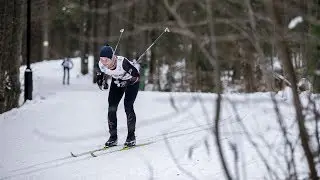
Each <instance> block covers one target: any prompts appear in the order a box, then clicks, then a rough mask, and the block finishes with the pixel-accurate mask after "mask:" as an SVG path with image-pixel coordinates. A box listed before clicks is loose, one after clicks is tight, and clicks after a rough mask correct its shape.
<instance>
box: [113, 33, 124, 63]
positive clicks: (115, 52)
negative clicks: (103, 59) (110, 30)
mask: <svg viewBox="0 0 320 180" xmlns="http://www.w3.org/2000/svg"><path fill="white" fill-rule="evenodd" d="M123 31H124V29H120V37H119V39H118V42H117V45H116V49H115V50H114V51H113V55H112V57H113V56H114V54H115V53H116V51H117V48H118V44H119V42H120V39H121V36H122V33H123Z"/></svg>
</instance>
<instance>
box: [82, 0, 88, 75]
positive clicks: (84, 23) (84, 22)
mask: <svg viewBox="0 0 320 180" xmlns="http://www.w3.org/2000/svg"><path fill="white" fill-rule="evenodd" d="M80 6H81V7H83V8H84V9H85V7H88V1H87V0H80ZM88 14H89V13H86V12H83V18H82V27H81V31H82V35H81V38H80V39H81V42H80V44H81V47H82V48H81V54H82V56H81V74H82V75H86V74H88V71H89V70H88V57H89V38H88V37H89V32H90V30H89V26H90V22H89V18H88Z"/></svg>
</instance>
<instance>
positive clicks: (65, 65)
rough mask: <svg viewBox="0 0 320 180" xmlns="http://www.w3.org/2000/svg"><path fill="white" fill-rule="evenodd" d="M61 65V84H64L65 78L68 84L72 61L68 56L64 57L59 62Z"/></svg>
mask: <svg viewBox="0 0 320 180" xmlns="http://www.w3.org/2000/svg"><path fill="white" fill-rule="evenodd" d="M61 66H62V67H63V79H62V84H65V80H66V79H67V84H68V85H69V84H70V69H72V68H73V62H72V61H71V59H70V58H69V57H66V58H64V60H63V62H62V63H61Z"/></svg>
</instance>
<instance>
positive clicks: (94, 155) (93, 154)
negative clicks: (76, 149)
mask: <svg viewBox="0 0 320 180" xmlns="http://www.w3.org/2000/svg"><path fill="white" fill-rule="evenodd" d="M151 143H153V142H148V143H143V144H136V145H134V146H123V147H122V148H120V149H115V150H113V151H108V152H106V153H101V154H96V153H97V152H99V151H94V152H91V153H90V154H91V156H92V157H97V156H99V155H103V154H109V153H114V152H121V151H126V150H129V149H133V148H136V147H141V146H146V145H149V144H151ZM102 151H103V150H100V152H102Z"/></svg>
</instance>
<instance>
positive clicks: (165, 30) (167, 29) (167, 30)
mask: <svg viewBox="0 0 320 180" xmlns="http://www.w3.org/2000/svg"><path fill="white" fill-rule="evenodd" d="M165 32H170V30H169V28H168V27H166V28H165V29H164V31H163V32H162V33H161V34H160V35H159V36H158V37H157V39H156V40H154V41H153V42H152V44H151V45H150V46H149V47H148V48H147V49H146V50H145V51H144V52H143V53H142V54H141V55H140V56H139V58H138V59H137V62H139V61H140V59H141V58H142V56H144V55H145V54H146V52H147V51H148V50H149V49H150V48H151V47H152V46H153V45H154V44H155V43H156V42H157V41H158V39H159V38H160V37H161V36H162V35H163V34H164V33H165Z"/></svg>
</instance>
